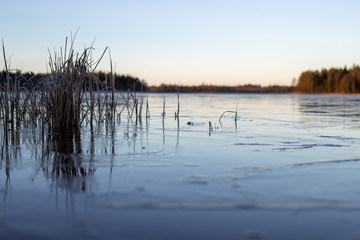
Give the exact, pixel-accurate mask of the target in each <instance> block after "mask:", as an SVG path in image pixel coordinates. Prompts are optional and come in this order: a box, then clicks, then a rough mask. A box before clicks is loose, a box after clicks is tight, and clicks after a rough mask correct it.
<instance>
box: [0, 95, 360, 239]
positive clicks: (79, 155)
mask: <svg viewBox="0 0 360 240" xmlns="http://www.w3.org/2000/svg"><path fill="white" fill-rule="evenodd" d="M148 99H149V108H150V118H149V119H147V118H144V117H143V118H142V119H141V120H138V121H136V119H135V118H134V117H133V118H131V119H129V117H128V116H127V115H126V114H122V115H121V119H118V121H117V122H115V123H113V124H107V125H106V124H102V125H99V126H95V127H94V129H93V131H92V132H91V131H90V130H89V129H87V128H85V129H83V130H82V131H81V132H80V133H77V134H76V136H71V137H70V138H69V137H68V138H64V139H63V140H62V141H60V142H59V141H58V142H56V143H54V142H52V141H50V140H49V139H51V137H50V136H46V133H44V132H42V131H41V130H40V129H37V128H35V129H34V128H25V129H19V130H18V131H16V132H13V133H11V144H10V145H8V146H5V145H4V144H3V145H2V149H1V151H2V152H1V162H0V171H1V172H0V203H1V204H0V239H64V238H67V237H70V238H73V239H320V238H324V239H358V238H359V237H360V231H359V230H358V229H359V227H360V220H359V219H360V218H359V217H360V185H359V183H360V175H359V172H360V154H359V146H360V96H349V95H256V94H250V95H247V94H243V95H231V94H229V95H223V94H181V95H180V118H179V119H178V120H179V121H177V119H175V117H174V113H175V112H176V111H177V96H176V94H149V96H148ZM164 101H165V112H166V114H165V117H162V112H163V107H164ZM225 111H237V112H238V115H237V120H236V121H235V116H236V115H235V113H234V112H226V113H225V114H224V115H223V117H222V118H221V122H220V121H219V118H220V116H221V115H222V114H223V113H224V112H225ZM210 123H211V127H210ZM210 128H211V129H210ZM2 135H3V133H2ZM44 135H45V136H44ZM44 139H45V140H44ZM2 142H3V141H2Z"/></svg>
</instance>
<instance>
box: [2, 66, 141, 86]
mask: <svg viewBox="0 0 360 240" xmlns="http://www.w3.org/2000/svg"><path fill="white" fill-rule="evenodd" d="M9 74H10V77H11V79H17V80H18V82H19V83H18V84H19V85H20V86H25V87H26V88H32V87H35V86H37V85H38V83H39V82H40V80H41V79H42V78H44V77H46V76H47V75H48V74H43V73H38V74H34V73H32V72H25V73H21V72H20V71H17V72H11V73H9ZM95 75H96V76H97V77H98V78H99V80H100V82H102V83H105V82H106V80H107V81H108V82H110V79H111V74H110V73H105V72H102V71H99V72H96V73H95ZM113 77H114V80H115V81H114V85H115V89H116V90H118V91H121V90H122V91H127V90H132V91H134V90H135V91H147V89H148V85H147V83H146V81H145V80H140V79H139V78H137V77H133V76H131V75H119V74H115V75H114V76H113ZM5 79H6V73H5V71H3V72H2V73H0V83H3V82H4V81H5Z"/></svg>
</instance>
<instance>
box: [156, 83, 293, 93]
mask: <svg viewBox="0 0 360 240" xmlns="http://www.w3.org/2000/svg"><path fill="white" fill-rule="evenodd" d="M177 87H178V86H177V85H171V84H170V85H169V84H161V85H159V86H152V87H150V89H149V91H150V92H176V91H177ZM180 91H181V92H183V93H184V92H185V93H289V92H292V91H294V88H293V87H289V86H278V85H273V86H268V87H262V86H260V85H253V84H246V85H238V86H219V85H207V84H202V85H197V86H180Z"/></svg>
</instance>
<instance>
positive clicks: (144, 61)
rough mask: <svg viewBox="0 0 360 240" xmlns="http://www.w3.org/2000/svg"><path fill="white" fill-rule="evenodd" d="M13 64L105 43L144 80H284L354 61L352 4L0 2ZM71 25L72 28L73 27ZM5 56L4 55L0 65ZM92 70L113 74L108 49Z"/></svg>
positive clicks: (355, 6)
mask: <svg viewBox="0 0 360 240" xmlns="http://www.w3.org/2000/svg"><path fill="white" fill-rule="evenodd" d="M0 9H1V13H0V38H1V39H2V40H3V41H4V45H5V51H6V58H7V59H8V62H10V67H11V68H12V69H18V70H21V71H23V72H26V71H33V72H47V69H48V68H47V64H48V60H49V51H50V52H51V53H53V52H54V51H57V52H59V50H60V48H61V47H62V48H64V44H65V39H66V37H68V38H71V36H74V35H75V32H77V35H76V38H75V50H76V51H78V52H82V51H83V49H84V48H85V47H90V46H91V45H93V47H94V48H95V50H94V52H93V58H94V60H98V59H99V58H100V56H101V54H102V53H103V51H104V49H105V48H106V47H109V50H110V51H109V52H110V54H111V60H112V62H113V65H114V69H115V71H116V73H118V74H130V75H133V76H135V77H139V78H140V79H144V80H145V81H146V82H147V83H148V84H149V85H159V84H161V83H166V84H181V85H199V84H216V85H239V84H260V85H262V86H268V85H274V84H277V85H291V84H292V83H293V79H294V78H298V77H299V76H300V74H301V72H303V71H306V70H316V69H322V68H330V67H344V66H347V67H351V66H353V65H354V64H360V31H359V25H360V14H359V11H360V1H357V0H356V1H355V0H342V1H340V0H337V1H333V0H327V1H325V0H318V1H316V0H302V1H291V0H287V1H285V0H101V1H100V0H97V1H95V0H61V1H57V0H53V1H49V0H31V1H29V0H0ZM77 30H78V31H77ZM3 66H4V60H3V57H1V60H0V67H1V68H3ZM98 70H103V71H109V70H110V56H109V54H108V53H107V54H106V55H105V57H104V58H103V59H102V61H101V63H100V65H99V66H98Z"/></svg>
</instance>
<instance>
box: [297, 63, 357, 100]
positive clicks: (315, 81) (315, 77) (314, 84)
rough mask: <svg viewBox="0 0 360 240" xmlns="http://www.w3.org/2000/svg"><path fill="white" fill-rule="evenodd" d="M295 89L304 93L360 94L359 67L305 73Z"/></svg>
mask: <svg viewBox="0 0 360 240" xmlns="http://www.w3.org/2000/svg"><path fill="white" fill-rule="evenodd" d="M295 89H296V91H299V92H304V93H360V67H359V66H353V67H352V68H350V69H347V68H346V67H344V68H331V69H329V70H328V69H322V70H321V71H319V70H316V71H310V70H309V71H305V72H303V73H301V75H300V77H299V79H298V83H297V85H296V88H295Z"/></svg>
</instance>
